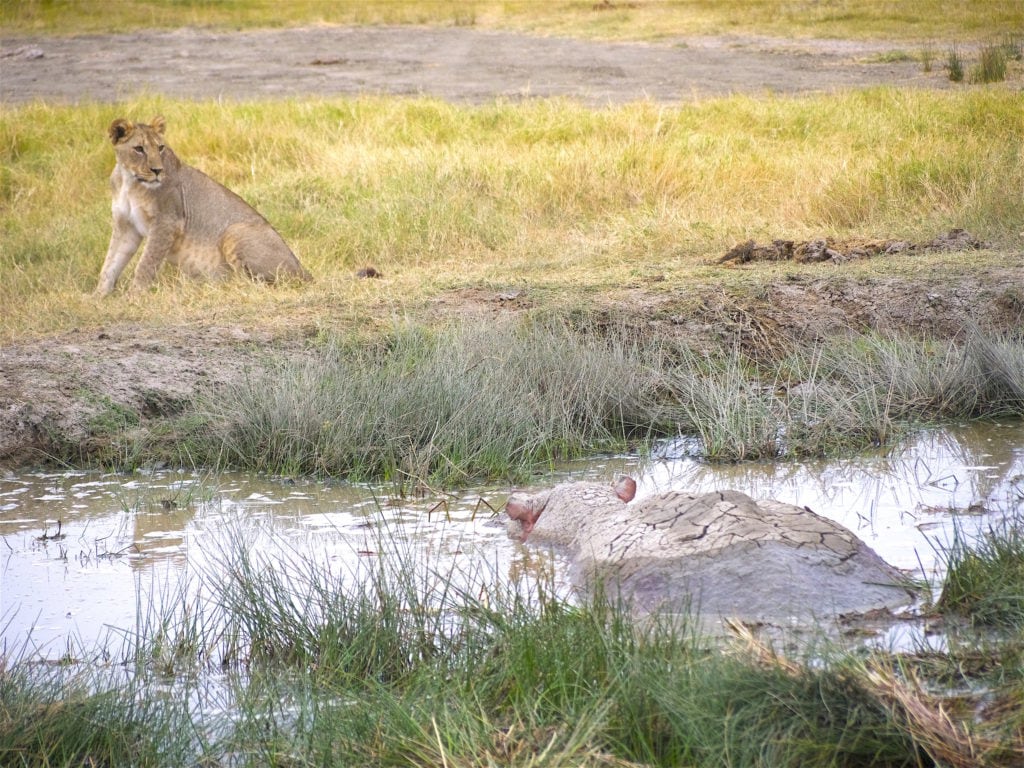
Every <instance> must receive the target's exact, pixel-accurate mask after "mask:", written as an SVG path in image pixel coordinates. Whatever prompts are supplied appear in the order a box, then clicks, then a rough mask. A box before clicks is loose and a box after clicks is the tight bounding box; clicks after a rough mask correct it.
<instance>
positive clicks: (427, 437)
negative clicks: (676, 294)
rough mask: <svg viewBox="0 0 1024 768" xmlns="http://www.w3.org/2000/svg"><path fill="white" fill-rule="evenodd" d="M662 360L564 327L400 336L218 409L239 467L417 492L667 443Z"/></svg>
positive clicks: (339, 350) (485, 327)
mask: <svg viewBox="0 0 1024 768" xmlns="http://www.w3.org/2000/svg"><path fill="white" fill-rule="evenodd" d="M658 354H659V353H658V349H657V347H656V346H655V345H653V344H652V345H650V346H649V347H644V346H643V345H642V344H641V343H640V342H639V341H638V340H636V339H631V338H629V337H628V336H627V335H623V334H616V335H613V336H612V337H610V338H605V339H602V338H598V337H596V336H593V335H581V334H578V333H575V332H573V331H571V330H570V329H569V328H568V327H567V326H565V325H563V324H558V323H526V324H509V323H497V324H492V323H485V324H477V325H475V326H473V325H469V324H466V325H462V326H456V327H452V328H447V329H443V330H441V331H437V332H432V331H428V330H426V329H423V328H415V327H406V328H400V329H398V330H397V331H396V332H394V333H393V334H392V335H390V336H389V337H388V338H387V339H386V340H385V341H383V342H381V343H375V344H370V345H356V344H351V343H344V342H332V343H329V344H328V345H327V347H326V348H325V349H323V350H322V351H321V352H320V353H319V354H316V355H314V356H313V357H312V358H311V359H309V360H306V361H303V362H293V361H280V362H279V363H277V364H275V365H271V366H269V367H267V368H264V369H261V370H257V371H254V372H253V374H252V376H250V378H249V379H248V380H247V381H245V382H243V383H241V384H239V385H237V386H235V387H232V388H230V389H229V390H227V391H222V392H218V393H217V395H216V397H215V398H214V399H211V400H209V401H208V402H207V403H206V404H205V408H206V409H208V412H209V414H210V419H211V425H212V430H213V432H212V434H213V437H214V439H215V440H216V441H217V442H218V443H219V445H220V446H222V448H221V450H222V453H223V457H224V459H225V460H226V461H228V462H229V463H234V464H242V465H245V466H251V467H255V468H256V469H260V470H265V471H274V472H298V473H309V474H349V475H352V476H353V477H356V478H360V477H366V478H368V477H377V478H384V479H390V480H397V481H400V482H404V481H406V480H408V479H430V480H433V481H439V482H444V483H453V482H462V481H465V480H467V479H468V478H470V477H472V476H480V475H489V476H494V477H500V476H514V475H516V473H517V472H519V471H521V469H522V468H524V467H529V466H533V465H536V464H539V463H544V462H551V461H555V460H556V459H564V458H569V457H573V456H578V455H581V454H582V453H583V452H584V451H593V450H600V449H602V448H607V449H621V448H622V447H623V446H624V445H626V444H627V441H630V440H635V439H640V440H643V439H647V438H649V437H653V436H656V435H661V434H666V433H667V430H668V429H669V428H670V426H671V425H670V424H668V423H665V422H663V421H661V420H659V418H658V416H657V412H658V408H657V403H656V394H657V385H658V378H657V375H656V373H655V371H656V367H657V364H658Z"/></svg>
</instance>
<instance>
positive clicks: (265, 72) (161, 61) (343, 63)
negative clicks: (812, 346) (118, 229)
mask: <svg viewBox="0 0 1024 768" xmlns="http://www.w3.org/2000/svg"><path fill="white" fill-rule="evenodd" d="M895 50H903V51H905V52H912V51H914V50H915V48H914V47H913V46H910V45H908V46H904V47H903V48H900V46H898V45H894V44H885V45H882V44H874V43H860V42H858V43H854V42H847V41H834V40H833V41H828V40H801V41H790V40H780V39H775V38H752V37H730V38H687V39H685V40H682V39H681V40H677V41H674V42H670V43H658V44H647V43H601V42H593V41H587V40H574V39H569V38H557V37H532V36H527V35H520V34H515V33H511V32H495V31H481V30H475V29H470V28H437V27H351V28H349V27H313V28H302V29H278V30H266V31H255V32H236V33H224V32H210V31H202V30H195V29H182V30H176V31H171V32H138V33H132V34H123V35H84V36H80V37H71V38H24V37H23V38H0V67H2V71H3V77H2V78H0V101H4V102H24V101H30V100H33V99H47V100H54V99H55V100H60V101H76V100H79V99H88V100H100V101H112V100H115V99H123V98H127V97H130V96H131V95H132V94H135V93H140V92H150V93H164V94H167V95H169V96H173V97H179V98H217V97H223V98H230V99H247V98H268V97H288V96H308V95H324V96H338V95H351V94H357V93H382V94H399V95H414V94H415V95H429V96H436V97H439V98H442V99H449V100H452V101H460V102H481V101H487V100H491V99H494V98H505V99H522V98H530V97H550V96H565V97H571V98H574V99H579V100H581V101H584V102H586V103H588V104H595V105H599V104H606V103H619V102H624V101H632V100H636V99H644V98H646V99H652V100H655V101H679V100H685V99H687V98H691V97H694V96H698V97H699V96H709V95H721V94H728V93H736V92H742V93H763V92H773V93H794V92H808V91H828V90H833V89H839V88H855V87H863V86H871V85H882V84H890V85H901V86H925V87H929V88H940V87H950V83H949V80H948V78H946V77H945V76H944V73H943V72H941V68H940V67H935V68H934V69H933V71H932V72H930V73H925V72H924V71H923V68H922V66H921V65H920V64H919V63H918V62H915V61H885V59H886V58H892V57H886V56H885V55H884V54H886V53H887V52H892V51H895Z"/></svg>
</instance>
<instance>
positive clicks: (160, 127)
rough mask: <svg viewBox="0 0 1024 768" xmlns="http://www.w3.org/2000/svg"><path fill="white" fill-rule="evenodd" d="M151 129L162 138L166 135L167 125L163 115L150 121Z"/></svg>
mask: <svg viewBox="0 0 1024 768" xmlns="http://www.w3.org/2000/svg"><path fill="white" fill-rule="evenodd" d="M149 127H150V128H152V129H153V130H154V131H156V132H157V133H159V134H160V135H161V136H163V135H164V128H166V127H167V123H166V122H164V118H163V115H157V116H156V117H154V118H153V119H152V120H150V121H149Z"/></svg>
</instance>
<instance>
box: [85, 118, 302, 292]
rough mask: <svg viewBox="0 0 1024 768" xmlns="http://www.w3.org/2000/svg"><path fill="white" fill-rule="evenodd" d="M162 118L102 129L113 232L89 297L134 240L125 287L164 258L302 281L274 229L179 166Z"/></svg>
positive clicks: (184, 267)
mask: <svg viewBox="0 0 1024 768" xmlns="http://www.w3.org/2000/svg"><path fill="white" fill-rule="evenodd" d="M164 128H165V123H164V119H163V118H162V117H156V118H154V119H153V120H152V122H151V123H150V124H148V125H147V124H145V123H131V122H129V121H128V120H125V119H123V118H121V119H118V120H115V121H114V122H113V123H112V124H111V125H110V129H109V134H110V140H111V142H112V143H113V145H114V154H115V155H116V157H117V164H116V165H115V166H114V172H113V173H112V174H111V175H110V188H111V193H112V195H113V203H112V205H111V211H112V213H113V231H112V233H111V236H110V248H109V249H108V250H107V256H106V258H105V259H104V261H103V269H102V271H101V272H100V279H99V283H98V284H97V286H96V291H95V294H96V295H97V296H106V295H107V294H109V293H111V292H112V291H113V290H114V286H115V285H116V284H117V279H118V278H119V277H120V276H121V273H122V272H123V271H124V268H125V267H126V266H127V265H128V262H130V261H131V260H132V257H133V256H134V255H135V253H136V251H138V249H139V245H141V244H142V241H143V240H145V241H146V245H145V247H144V248H143V251H142V256H141V257H140V258H139V262H138V265H137V266H136V267H135V277H134V279H133V280H132V286H131V290H132V291H133V292H134V291H140V290H143V289H145V288H146V287H148V286H149V285H150V284H151V283H152V282H153V280H154V279H155V278H156V275H157V271H158V270H159V269H160V266H161V265H162V264H163V263H164V262H165V261H166V262H169V263H171V264H174V265H175V266H176V267H178V269H180V270H181V271H182V272H184V273H185V274H187V275H190V276H193V277H200V278H205V279H219V278H222V277H226V276H228V275H231V274H232V273H235V272H243V273H245V274H247V275H249V276H250V277H252V278H254V279H257V280H263V281H266V282H274V281H277V280H282V279H298V280H309V279H310V274H309V272H307V271H306V270H305V269H304V268H303V267H302V265H301V264H300V263H299V260H298V259H297V258H296V257H295V254H294V253H292V251H291V249H290V248H289V247H288V245H287V243H285V241H284V239H283V238H282V237H281V235H280V234H278V233H277V231H276V230H275V229H274V228H273V227H272V226H271V225H270V224H269V223H268V222H267V220H266V219H264V218H263V217H262V216H261V215H260V214H259V213H257V212H256V210H255V209H253V207H252V206H250V205H249V204H248V203H247V202H245V201H244V200H243V199H242V198H240V197H239V196H238V195H236V194H235V193H234V192H232V191H231V190H229V189H227V188H226V187H224V186H222V185H221V184H218V183H217V182H216V181H214V180H213V179H211V178H210V177H209V176H207V175H206V174H204V173H203V172H202V171H199V170H196V169H195V168H192V167H191V166H188V165H185V164H184V163H182V162H181V161H180V160H178V157H177V156H176V155H175V154H174V152H173V151H172V150H171V148H170V147H169V146H167V145H166V143H165V142H164Z"/></svg>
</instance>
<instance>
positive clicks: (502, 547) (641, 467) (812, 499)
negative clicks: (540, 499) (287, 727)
mask: <svg viewBox="0 0 1024 768" xmlns="http://www.w3.org/2000/svg"><path fill="white" fill-rule="evenodd" d="M688 449H689V445H688V444H687V443H686V442H685V441H675V442H666V443H663V444H660V445H658V446H657V447H656V449H655V451H654V452H653V454H652V455H651V456H649V457H646V458H644V459H640V458H638V457H636V456H614V457H600V458H594V459H591V460H588V461H585V462H578V463H574V464H571V465H566V466H563V467H560V468H559V469H558V470H557V471H554V472H551V473H549V474H546V475H544V476H543V477H538V478H537V481H536V485H537V486H538V487H539V486H544V485H551V484H554V483H556V482H561V481H564V480H567V479H573V480H582V479H588V480H598V479H604V478H607V479H611V478H612V477H614V476H616V475H618V474H621V473H629V474H632V475H633V476H634V477H636V478H637V479H638V484H639V490H638V494H637V496H638V498H642V497H644V496H647V495H650V494H654V493H659V492H662V491H667V490H670V489H680V490H687V491H694V492H704V491H711V490H724V489H730V488H731V489H736V490H740V491H743V492H745V493H747V494H749V495H751V496H753V497H754V498H775V499H779V500H781V501H785V502H789V503H792V504H796V505H799V506H807V507H809V508H810V509H812V510H814V511H815V512H818V513H819V514H822V515H824V516H826V517H829V518H831V519H833V520H835V521H837V522H839V523H841V524H843V525H845V526H846V527H848V528H850V529H851V530H853V531H855V532H856V533H857V534H858V535H859V536H860V537H861V538H862V539H864V540H865V541H866V542H867V543H868V544H870V546H872V547H873V548H874V549H875V550H876V551H877V552H878V553H879V554H880V555H881V556H882V557H883V558H884V559H886V560H887V561H889V562H890V563H892V564H893V565H896V566H897V567H899V568H902V569H906V570H907V571H910V572H912V574H913V575H914V576H915V577H917V578H921V579H925V580H928V581H929V582H931V583H932V584H933V585H934V586H935V587H936V588H940V587H941V582H942V578H943V558H942V554H941V553H942V551H943V549H944V547H946V546H948V545H949V543H950V542H951V541H952V540H953V538H954V536H958V535H960V536H973V535H976V534H977V533H979V532H983V531H986V530H988V529H990V528H998V527H999V526H1000V525H1002V524H1003V523H1004V522H1005V521H1007V520H1008V519H1013V518H1019V516H1020V515H1021V511H1022V506H1024V423H1021V422H1019V421H1013V422H1004V423H969V424H964V425H958V426H953V427H949V428H944V429H934V430H927V431H924V432H921V433H919V434H917V435H916V436H915V438H914V439H912V440H909V441H907V442H906V443H904V444H903V445H901V446H898V447H897V448H895V449H890V450H888V451H884V452H883V451H879V452H876V453H873V454H867V455H862V456H859V457H857V458H852V459H844V460H830V461H825V460H820V461H806V462H792V461H788V462H764V463H743V464H735V465H722V464H709V463H706V462H703V461H700V460H697V459H694V458H692V457H691V456H690V451H689V450H688ZM510 490H511V489H510V488H509V487H508V486H486V487H475V488H469V489H465V490H462V491H460V492H458V493H457V494H446V493H442V492H438V491H431V490H425V491H424V492H423V493H422V494H419V495H417V496H416V497H412V498H410V497H399V496H396V495H394V493H393V491H394V489H393V488H392V487H390V486H383V485H381V486H374V485H359V484H351V483H342V482H331V481H322V480H312V479H300V480H291V479H283V478H266V477H256V476H251V475H246V474H239V473H223V474H217V475H210V474H204V473H202V472H191V471H176V470H162V471H148V472H142V471H140V472H136V473H133V474H130V475H124V474H111V473H100V472H42V471H34V472H23V473H16V474H12V475H7V476H5V477H3V478H2V479H0V536H2V538H3V542H2V544H0V634H2V638H0V642H2V646H0V658H3V657H6V658H8V659H17V658H24V657H29V656H31V657H34V658H39V659H46V660H51V661H59V660H62V659H68V658H72V657H74V658H77V657H81V656H82V655H83V654H88V653H89V651H90V649H95V648H107V649H109V648H110V647H111V643H112V642H116V638H118V637H124V636H127V635H129V634H130V633H131V632H132V631H133V630H135V629H136V628H137V627H138V625H139V623H140V622H142V621H144V620H145V619H144V618H143V617H145V616H147V615H152V612H153V609H154V606H156V607H159V604H160V603H161V601H165V600H168V599H171V600H173V599H178V598H177V597H175V596H176V595H180V594H181V590H182V589H185V590H186V591H187V585H188V584H189V583H191V582H192V581H195V582H196V583H209V581H210V580H211V579H216V578H217V577H218V574H217V569H218V568H223V567H227V566H225V565H224V563H225V560H224V558H223V556H222V555H223V552H224V550H225V549H226V548H230V547H232V546H238V545H239V543H240V542H242V545H243V546H244V547H246V548H247V549H248V550H251V551H260V552H263V553H266V555H267V560H266V562H268V563H270V564H271V565H270V566H269V567H275V568H282V569H287V568H289V567H294V566H295V565H296V564H297V563H302V562H310V561H315V562H316V563H318V564H319V565H321V566H323V567H326V568H329V569H330V570H331V572H332V573H334V572H336V573H337V574H339V576H340V578H342V579H344V578H351V579H360V578H370V577H372V565H373V563H374V562H375V559H376V558H378V557H380V556H381V549H382V546H381V545H382V543H383V542H385V541H386V542H387V543H388V544H393V543H396V544H398V545H399V546H400V547H402V548H403V549H404V550H405V551H408V552H411V553H413V557H411V558H410V562H413V563H417V564H421V565H422V567H424V568H426V569H429V570H430V571H431V572H432V573H435V574H446V578H451V579H458V578H459V574H460V573H466V574H478V573H479V572H480V571H481V570H482V569H485V570H488V571H489V572H492V573H493V574H495V575H496V577H497V578H515V579H530V578H542V572H543V573H546V574H547V575H548V577H549V578H553V583H554V584H555V585H556V589H557V590H558V591H559V592H560V593H562V594H564V596H566V597H569V596H570V589H569V586H568V584H566V583H565V578H564V571H563V568H564V563H562V562H559V561H558V560H557V558H555V559H551V558H550V557H547V558H545V557H541V556H539V555H538V553H537V552H536V551H535V550H532V549H531V548H530V547H529V545H522V544H520V543H518V542H514V541H511V540H510V539H509V538H508V537H507V535H506V533H505V528H504V525H503V522H502V521H501V518H500V516H499V515H498V511H499V510H500V509H501V507H502V505H503V504H504V501H505V499H506V497H507V495H508V493H509V491H510ZM552 573H553V574H554V575H553V577H551V574H552ZM467 579H469V580H468V581H467V583H469V581H471V579H470V578H469V577H467ZM112 638H113V639H112Z"/></svg>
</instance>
